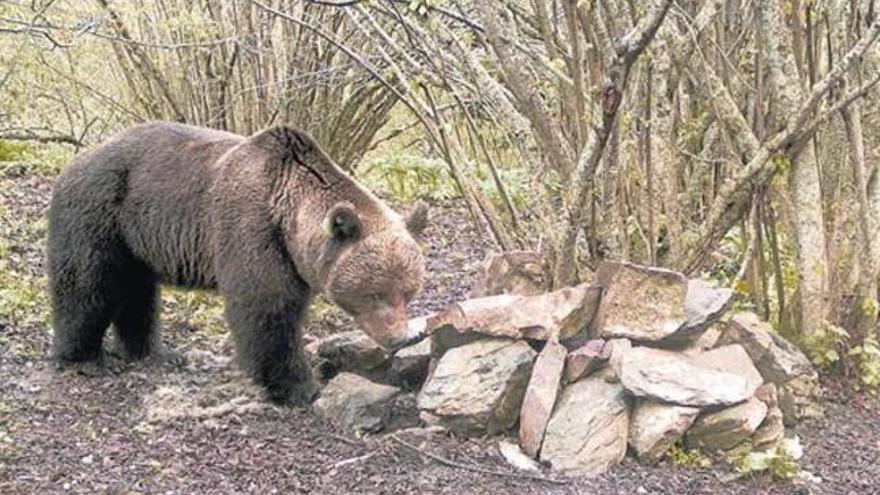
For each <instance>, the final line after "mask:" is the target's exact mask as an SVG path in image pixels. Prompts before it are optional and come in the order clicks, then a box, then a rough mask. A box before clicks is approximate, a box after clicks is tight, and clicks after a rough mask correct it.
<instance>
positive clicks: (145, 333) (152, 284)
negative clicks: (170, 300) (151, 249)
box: [113, 260, 159, 360]
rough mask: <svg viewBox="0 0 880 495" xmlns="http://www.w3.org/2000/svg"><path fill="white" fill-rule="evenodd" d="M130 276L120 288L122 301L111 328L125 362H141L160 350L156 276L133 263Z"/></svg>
mask: <svg viewBox="0 0 880 495" xmlns="http://www.w3.org/2000/svg"><path fill="white" fill-rule="evenodd" d="M129 273H130V275H129V276H128V277H127V281H126V282H125V283H123V284H121V285H122V301H121V303H120V306H119V310H118V311H117V312H116V315H115V316H114V317H113V327H114V330H115V331H116V337H117V339H118V340H119V344H120V351H122V355H123V357H124V358H125V359H127V360H138V359H143V358H145V357H147V356H149V355H150V353H151V352H152V351H154V350H157V348H158V347H159V343H158V337H157V336H156V335H155V325H156V298H157V295H158V286H157V283H156V277H155V275H154V274H153V273H152V272H151V271H150V270H149V269H148V268H147V267H146V266H143V264H142V263H139V262H136V261H134V260H133V261H132V263H131V266H130V272H129Z"/></svg>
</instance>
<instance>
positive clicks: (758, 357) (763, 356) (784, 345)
mask: <svg viewBox="0 0 880 495" xmlns="http://www.w3.org/2000/svg"><path fill="white" fill-rule="evenodd" d="M718 344H719V345H724V344H740V345H742V346H743V348H745V350H746V352H748V353H749V356H750V357H751V358H752V361H753V362H754V363H755V367H757V368H758V371H760V372H761V375H762V376H763V377H764V379H765V380H766V381H768V382H773V383H775V384H777V385H779V384H782V383H785V382H787V381H789V380H791V379H792V378H795V377H798V376H803V375H815V371H814V370H813V365H812V364H811V363H810V360H809V359H808V358H807V356H805V355H804V353H802V352H801V351H800V350H799V349H798V348H797V347H795V346H794V344H792V343H790V342H788V341H787V340H785V339H784V338H783V337H782V336H781V335H779V333H777V332H775V331H774V330H773V328H772V327H771V326H770V324H769V323H767V322H764V321H761V319H760V318H758V315H756V314H754V313H746V312H742V313H737V314H735V315H734V316H733V317H732V318H731V319H730V321H729V322H728V324H727V328H726V329H725V331H724V334H723V335H722V336H721V338H720V339H719V341H718Z"/></svg>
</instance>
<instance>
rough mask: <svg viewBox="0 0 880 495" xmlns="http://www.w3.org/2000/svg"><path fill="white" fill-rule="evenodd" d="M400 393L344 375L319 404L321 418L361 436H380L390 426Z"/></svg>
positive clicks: (331, 384)
mask: <svg viewBox="0 0 880 495" xmlns="http://www.w3.org/2000/svg"><path fill="white" fill-rule="evenodd" d="M399 393H400V389H398V388H396V387H391V386H388V385H381V384H378V383H373V382H371V381H369V380H367V379H366V378H363V377H361V376H358V375H355V374H353V373H340V374H339V375H337V376H336V377H335V378H333V379H332V380H330V382H329V383H327V386H325V387H324V389H323V390H322V391H321V396H320V397H318V400H317V401H316V402H315V410H316V411H317V412H318V414H319V415H320V416H322V417H324V418H326V419H328V420H330V421H333V422H336V423H338V424H340V425H341V426H343V427H345V428H348V429H351V430H355V431H360V432H376V431H379V430H381V429H382V428H383V427H385V425H386V424H387V421H388V419H389V418H390V416H391V407H392V405H393V403H394V399H395V398H396V397H397V395H398V394H399Z"/></svg>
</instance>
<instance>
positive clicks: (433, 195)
mask: <svg viewBox="0 0 880 495" xmlns="http://www.w3.org/2000/svg"><path fill="white" fill-rule="evenodd" d="M358 175H360V177H361V178H362V179H363V180H364V181H365V182H366V183H367V184H369V185H370V186H372V187H379V188H385V189H387V190H388V191H389V192H390V193H391V195H392V196H394V197H395V198H397V199H399V200H401V201H403V202H411V201H413V200H416V199H418V198H424V199H434V200H437V199H448V198H454V197H457V196H458V192H457V191H456V187H455V183H454V182H453V180H452V178H451V177H450V176H449V173H448V172H447V166H446V164H445V163H444V162H443V161H442V160H438V159H431V158H424V157H420V156H417V155H413V154H408V153H394V154H390V155H386V156H382V157H378V158H375V159H373V160H370V161H368V162H367V163H366V166H365V167H364V169H363V171H362V172H361V173H359V174H358Z"/></svg>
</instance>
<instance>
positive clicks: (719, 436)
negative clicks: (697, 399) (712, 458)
mask: <svg viewBox="0 0 880 495" xmlns="http://www.w3.org/2000/svg"><path fill="white" fill-rule="evenodd" d="M766 416H767V404H764V403H763V402H761V401H760V400H758V399H756V398H751V399H749V400H748V401H746V402H743V403H742V404H738V405H736V406H732V407H728V408H725V409H722V410H720V411H716V412H712V413H708V414H705V415H702V416H700V417H698V418H697V420H696V421H694V424H693V426H691V428H690V429H689V430H688V432H687V435H686V436H685V444H686V445H687V446H688V448H699V449H704V450H709V451H717V450H721V451H726V450H730V449H732V448H734V447H736V446H737V445H739V444H741V443H743V442H745V441H747V440H748V439H749V438H750V437H751V436H752V434H753V433H755V430H757V429H758V426H760V425H761V423H762V422H763V421H764V418H765V417H766Z"/></svg>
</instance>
